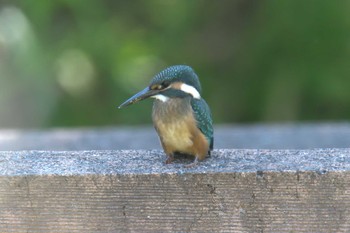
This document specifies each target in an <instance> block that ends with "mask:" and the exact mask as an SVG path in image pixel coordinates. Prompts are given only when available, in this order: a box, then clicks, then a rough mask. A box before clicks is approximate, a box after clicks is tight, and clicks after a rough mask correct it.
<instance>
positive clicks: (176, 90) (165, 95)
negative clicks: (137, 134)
mask: <svg viewBox="0 0 350 233" xmlns="http://www.w3.org/2000/svg"><path fill="white" fill-rule="evenodd" d="M200 93H201V85H200V82H199V79H198V76H197V75H196V73H195V72H194V70H193V69H192V68H191V67H189V66H186V65H176V66H170V67H168V68H166V69H164V70H163V71H161V72H160V73H158V74H157V75H156V76H154V77H153V79H152V80H151V82H150V84H149V86H147V87H146V88H145V89H143V90H142V91H140V92H138V93H137V94H135V95H134V96H132V97H131V98H129V99H128V100H126V101H125V102H124V103H122V104H121V105H120V106H119V108H121V107H124V106H128V105H131V104H134V103H136V102H138V101H140V100H144V99H147V98H149V97H152V98H156V99H158V100H161V101H163V102H165V101H167V100H168V99H169V98H185V97H192V98H196V99H200V98H201V96H200Z"/></svg>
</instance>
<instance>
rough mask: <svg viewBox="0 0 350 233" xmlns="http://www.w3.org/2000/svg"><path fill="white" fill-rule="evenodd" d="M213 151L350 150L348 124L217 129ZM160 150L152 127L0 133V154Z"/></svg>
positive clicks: (6, 131)
mask: <svg viewBox="0 0 350 233" xmlns="http://www.w3.org/2000/svg"><path fill="white" fill-rule="evenodd" d="M214 136H215V148H236V149H257V148H259V149H312V148H346V147H350V140H349V138H350V124H349V123H322V124H311V123H308V124H265V125H263V124H257V125H216V126H215V132H214ZM121 149H160V144H159V140H158V137H157V135H156V133H155V131H154V129H153V128H152V127H151V126H148V127H109V128H81V129H76V128H74V129H49V130H25V131H18V130H0V150H121Z"/></svg>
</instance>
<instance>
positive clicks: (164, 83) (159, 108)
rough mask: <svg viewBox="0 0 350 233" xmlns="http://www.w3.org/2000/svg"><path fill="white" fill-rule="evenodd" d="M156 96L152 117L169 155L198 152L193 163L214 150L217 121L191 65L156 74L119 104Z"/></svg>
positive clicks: (176, 66) (193, 154) (171, 159)
mask: <svg viewBox="0 0 350 233" xmlns="http://www.w3.org/2000/svg"><path fill="white" fill-rule="evenodd" d="M147 98H154V99H155V100H154V102H153V109H152V120H153V124H154V128H155V129H156V131H157V133H158V136H159V139H160V142H161V145H162V147H163V150H164V152H165V154H166V155H167V159H166V161H165V163H166V164H169V163H171V162H173V160H174V155H176V154H186V155H191V156H194V161H193V162H192V163H191V164H189V165H186V167H192V166H194V165H196V164H197V163H198V161H200V160H203V159H205V158H206V157H207V156H210V152H211V151H212V150H213V144H214V137H213V121H212V117H211V112H210V108H209V106H208V104H207V103H206V102H205V100H204V99H203V98H202V97H201V84H200V82H199V79H198V76H197V75H196V73H195V72H194V70H193V69H192V68H191V67H190V66H187V65H175V66H170V67H168V68H166V69H164V70H163V71H161V72H160V73H158V74H157V75H155V76H154V77H153V79H152V80H151V82H150V84H149V85H148V86H147V87H146V88H145V89H143V90H142V91H140V92H138V93H137V94H135V95H134V96H132V97H131V98H129V99H128V100H126V101H125V102H124V103H122V104H121V105H120V106H119V108H122V107H125V106H128V105H131V104H134V103H136V102H139V101H141V100H144V99H147Z"/></svg>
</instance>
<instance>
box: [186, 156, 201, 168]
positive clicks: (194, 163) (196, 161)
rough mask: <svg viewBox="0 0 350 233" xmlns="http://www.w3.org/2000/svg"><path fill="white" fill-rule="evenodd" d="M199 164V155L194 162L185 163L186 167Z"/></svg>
mask: <svg viewBox="0 0 350 233" xmlns="http://www.w3.org/2000/svg"><path fill="white" fill-rule="evenodd" d="M197 164H198V157H196V158H195V159H194V161H193V162H192V163H190V164H186V165H184V167H185V168H192V167H195V166H196V165H197Z"/></svg>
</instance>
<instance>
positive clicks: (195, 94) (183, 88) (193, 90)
mask: <svg viewBox="0 0 350 233" xmlns="http://www.w3.org/2000/svg"><path fill="white" fill-rule="evenodd" d="M180 89H181V91H183V92H186V93H188V94H190V95H192V96H193V98H195V99H200V98H201V95H200V94H199V92H198V91H197V89H196V88H194V87H192V86H190V85H187V84H186V83H182V84H181V87H180Z"/></svg>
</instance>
